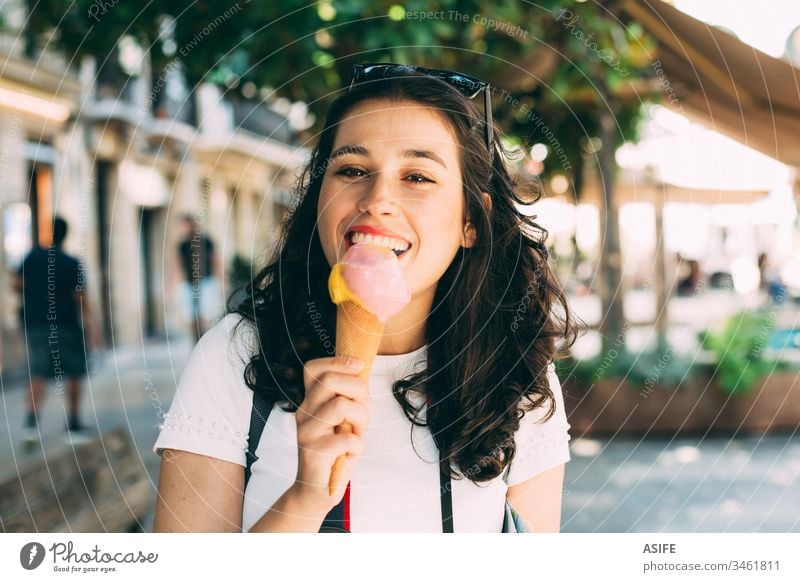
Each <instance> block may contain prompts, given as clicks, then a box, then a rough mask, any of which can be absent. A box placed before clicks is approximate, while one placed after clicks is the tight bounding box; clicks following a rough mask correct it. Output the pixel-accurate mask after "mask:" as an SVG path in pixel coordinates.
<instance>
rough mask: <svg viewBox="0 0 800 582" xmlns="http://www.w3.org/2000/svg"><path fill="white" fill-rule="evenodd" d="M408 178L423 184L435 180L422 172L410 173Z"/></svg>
mask: <svg viewBox="0 0 800 582" xmlns="http://www.w3.org/2000/svg"><path fill="white" fill-rule="evenodd" d="M406 180H409V181H411V182H414V183H415V184H423V183H425V182H433V180H431V179H429V178H427V177H426V176H423V175H422V174H410V175H408V176H406Z"/></svg>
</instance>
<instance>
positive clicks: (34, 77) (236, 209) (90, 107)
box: [0, 2, 307, 370]
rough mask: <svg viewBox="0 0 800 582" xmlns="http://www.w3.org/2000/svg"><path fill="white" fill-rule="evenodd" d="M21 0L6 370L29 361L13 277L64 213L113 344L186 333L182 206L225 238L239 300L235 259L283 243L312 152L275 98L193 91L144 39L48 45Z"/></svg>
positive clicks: (0, 305)
mask: <svg viewBox="0 0 800 582" xmlns="http://www.w3.org/2000/svg"><path fill="white" fill-rule="evenodd" d="M19 4H22V3H13V2H12V3H8V4H6V5H4V6H3V7H0V12H3V14H2V16H3V22H4V25H5V26H4V30H3V31H2V32H1V33H0V59H2V61H3V63H4V66H3V67H2V69H0V135H2V138H0V210H1V211H2V221H0V240H2V242H3V252H2V253H0V313H1V314H2V344H1V345H0V349H2V352H1V353H0V366H2V369H3V370H6V369H9V368H19V367H20V366H23V367H24V362H25V351H24V345H23V339H22V336H21V334H20V330H19V327H20V326H19V315H18V313H19V308H20V300H19V297H18V296H17V295H16V294H15V293H14V291H13V289H12V286H11V282H12V277H13V273H14V272H15V271H16V270H17V269H18V268H19V266H20V264H21V261H22V260H23V258H24V257H25V255H26V254H27V253H28V252H29V251H30V249H31V248H32V246H33V245H34V244H40V245H47V244H49V242H50V240H51V238H50V237H51V232H50V227H49V225H50V224H51V223H52V217H53V216H54V215H55V214H58V215H61V216H63V217H64V218H66V219H67V221H68V222H69V224H70V233H69V235H68V237H67V240H66V242H65V248H66V250H67V252H70V253H71V254H73V255H77V256H78V257H80V259H81V260H82V262H83V263H84V266H85V269H86V285H87V292H88V297H89V300H90V301H91V303H92V308H93V312H94V316H95V320H96V323H97V324H98V325H99V326H100V328H101V330H102V332H103V338H104V342H105V344H106V345H107V346H118V345H124V344H132V343H135V342H138V341H140V340H141V339H142V338H144V337H148V336H154V335H166V334H173V332H176V333H183V329H184V328H185V325H184V322H182V321H181V317H180V309H178V307H179V305H178V301H179V299H178V293H177V286H178V283H179V282H180V280H181V273H180V270H179V262H178V252H177V247H178V244H179V236H180V235H179V231H178V228H177V226H178V221H179V218H180V216H181V215H183V214H192V215H194V216H195V217H196V219H197V222H198V227H199V229H202V230H203V232H204V233H205V234H206V235H208V236H209V237H210V238H211V239H212V240H213V242H214V243H215V246H216V250H217V252H218V253H219V256H220V259H221V262H222V265H223V267H224V271H225V280H224V281H223V282H222V286H223V295H224V296H228V295H230V293H231V292H232V291H233V288H232V286H231V280H230V275H231V267H232V266H233V264H234V262H235V260H236V262H237V264H239V265H247V264H249V263H254V264H256V265H257V264H258V263H260V262H261V261H263V259H264V256H265V253H266V252H268V250H269V248H270V245H272V244H273V242H274V240H275V236H274V235H275V234H276V232H277V228H278V224H279V222H280V219H281V217H282V213H283V211H284V210H285V206H286V204H287V202H288V195H287V192H288V191H289V189H290V187H291V185H292V184H293V182H294V180H295V177H296V175H297V168H298V167H299V166H300V165H302V163H303V162H304V161H305V159H306V156H307V153H306V151H305V150H304V149H303V148H302V147H299V146H298V145H297V144H296V139H295V135H294V132H293V131H292V130H291V128H290V127H289V124H288V121H287V119H286V118H285V117H283V116H282V115H279V114H278V113H276V112H275V111H272V110H271V109H270V108H268V107H267V106H266V105H265V104H264V102H263V101H261V100H258V99H244V98H242V97H234V96H231V95H229V94H228V93H226V92H225V91H223V90H222V89H220V88H219V87H217V86H215V85H211V84H203V85H200V86H199V87H197V88H195V90H193V91H190V90H189V89H188V88H187V86H186V83H185V82H184V80H183V77H182V74H181V72H180V70H179V67H167V68H165V69H164V70H163V71H157V72H155V71H153V70H152V69H151V67H150V64H149V62H148V58H147V54H146V53H144V52H143V51H141V50H138V51H137V47H135V46H127V47H126V46H125V45H124V43H120V47H119V49H118V50H117V51H116V54H113V55H111V56H110V57H109V58H108V59H106V60H105V61H104V62H102V63H100V62H98V61H97V60H95V59H93V58H85V59H84V60H83V61H81V62H80V63H75V62H70V63H68V62H66V60H65V59H64V58H63V56H62V55H58V54H54V53H52V52H51V51H45V52H42V51H41V50H40V49H38V48H36V47H35V46H33V43H32V41H31V40H30V39H27V38H26V37H25V34H24V30H23V23H24V14H25V13H24V10H22V9H20V7H19ZM220 300H221V301H220V303H222V301H224V297H221V298H220Z"/></svg>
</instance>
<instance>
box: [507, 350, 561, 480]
mask: <svg viewBox="0 0 800 582" xmlns="http://www.w3.org/2000/svg"><path fill="white" fill-rule="evenodd" d="M547 378H548V380H549V382H550V390H551V391H552V392H553V397H554V398H555V411H554V412H553V416H551V417H550V418H549V419H547V420H546V421H542V419H543V418H544V416H545V415H546V414H547V411H548V408H547V406H542V407H540V408H536V409H534V410H532V411H530V412H526V413H525V416H524V417H523V418H522V420H521V421H520V425H519V429H518V430H517V433H516V435H515V437H514V438H515V440H516V445H517V452H516V454H515V455H514V459H513V460H512V461H511V468H510V469H509V471H508V475H507V477H506V483H507V484H508V486H509V487H511V486H512V485H518V484H519V483H523V482H525V481H527V480H528V479H530V478H531V477H535V476H536V475H538V474H539V473H542V472H544V471H546V470H547V469H551V468H553V467H555V466H557V465H561V464H562V463H566V462H567V461H569V459H570V456H569V438H570V437H569V424H568V423H567V414H566V411H565V410H564V396H563V394H562V392H561V382H560V381H559V379H558V376H556V372H555V367H554V366H553V365H552V364H550V365H549V366H548V368H547Z"/></svg>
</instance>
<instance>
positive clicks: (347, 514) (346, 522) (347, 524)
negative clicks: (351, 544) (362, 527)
mask: <svg viewBox="0 0 800 582" xmlns="http://www.w3.org/2000/svg"><path fill="white" fill-rule="evenodd" d="M344 529H346V530H347V531H352V530H351V529H350V481H348V482H347V489H345V490H344Z"/></svg>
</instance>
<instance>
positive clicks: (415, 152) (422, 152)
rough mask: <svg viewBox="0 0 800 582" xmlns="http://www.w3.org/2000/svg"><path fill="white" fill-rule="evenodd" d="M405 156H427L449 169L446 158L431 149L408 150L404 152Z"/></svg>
mask: <svg viewBox="0 0 800 582" xmlns="http://www.w3.org/2000/svg"><path fill="white" fill-rule="evenodd" d="M403 157H404V158H427V159H429V160H433V161H434V162H436V163H437V164H440V165H441V166H442V167H443V168H444V169H445V170H446V169H447V164H445V163H444V160H443V159H442V158H440V157H439V156H437V155H436V154H435V153H433V152H432V151H430V150H406V151H404V152H403Z"/></svg>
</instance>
